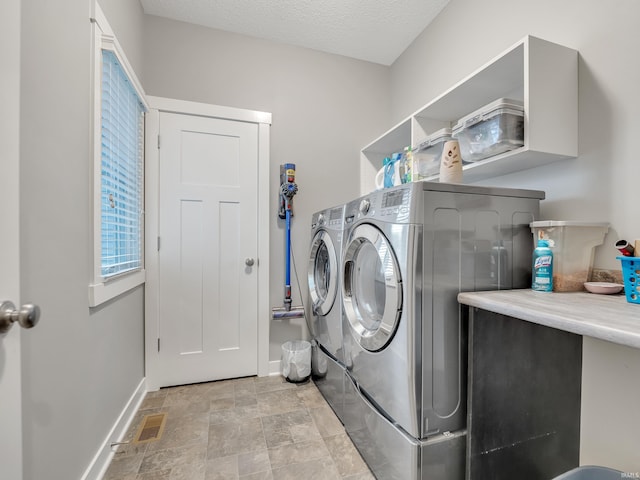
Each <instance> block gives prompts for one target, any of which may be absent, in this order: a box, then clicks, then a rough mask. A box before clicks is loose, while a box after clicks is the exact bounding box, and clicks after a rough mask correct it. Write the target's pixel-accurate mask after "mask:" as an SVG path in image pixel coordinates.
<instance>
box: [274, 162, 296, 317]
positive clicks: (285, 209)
mask: <svg viewBox="0 0 640 480" xmlns="http://www.w3.org/2000/svg"><path fill="white" fill-rule="evenodd" d="M295 181H296V166H295V164H293V163H285V164H284V165H281V166H280V212H279V217H280V218H284V219H286V231H287V232H286V235H287V238H286V245H285V248H286V252H285V257H286V259H285V282H284V283H285V285H284V309H285V311H287V312H290V311H291V216H292V215H293V203H292V201H293V197H294V196H295V194H296V193H298V185H296V183H295Z"/></svg>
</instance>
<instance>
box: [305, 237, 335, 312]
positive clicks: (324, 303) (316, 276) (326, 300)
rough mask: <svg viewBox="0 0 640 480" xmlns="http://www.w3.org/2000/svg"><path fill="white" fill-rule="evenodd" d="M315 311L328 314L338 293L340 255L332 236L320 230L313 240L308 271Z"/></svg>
mask: <svg viewBox="0 0 640 480" xmlns="http://www.w3.org/2000/svg"><path fill="white" fill-rule="evenodd" d="M307 275H308V282H309V293H310V295H311V302H312V308H313V312H314V313H315V314H317V315H326V314H327V313H329V311H330V310H331V307H333V303H334V302H335V299H336V296H337V294H338V275H339V272H338V257H337V255H336V249H335V246H334V245H333V242H332V240H331V237H329V234H328V233H327V232H326V231H325V230H319V231H318V232H317V233H316V235H315V236H314V237H313V240H312V241H311V251H310V253H309V269H308V272H307Z"/></svg>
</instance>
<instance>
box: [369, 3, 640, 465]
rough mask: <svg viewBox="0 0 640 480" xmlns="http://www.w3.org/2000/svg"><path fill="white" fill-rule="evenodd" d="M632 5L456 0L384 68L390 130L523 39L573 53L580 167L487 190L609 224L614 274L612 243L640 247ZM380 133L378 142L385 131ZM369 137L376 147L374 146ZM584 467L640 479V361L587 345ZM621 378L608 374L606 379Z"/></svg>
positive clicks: (633, 353)
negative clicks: (639, 243)
mask: <svg viewBox="0 0 640 480" xmlns="http://www.w3.org/2000/svg"><path fill="white" fill-rule="evenodd" d="M639 18H640V2H637V1H636V0H615V1H612V2H601V1H595V0H565V1H562V2H557V1H553V0H538V1H535V2H532V1H530V0H516V1H514V0H485V1H482V2H477V1H474V0H451V2H450V3H449V4H448V6H447V7H446V8H445V9H444V10H443V11H442V12H441V14H440V15H439V16H438V17H437V18H436V20H435V21H434V22H433V23H432V24H431V25H430V26H429V27H428V28H427V29H426V30H425V31H424V32H423V33H422V34H421V35H420V37H419V38H418V39H416V41H415V42H414V43H413V44H412V45H411V46H410V47H409V48H408V49H407V50H406V51H405V52H404V54H403V55H402V56H401V57H400V58H399V59H398V60H397V61H396V62H395V63H394V65H393V66H392V68H391V78H392V80H391V105H392V119H391V122H390V123H389V125H388V126H391V125H392V124H393V123H396V122H398V121H400V120H402V119H403V118H405V117H406V116H408V115H409V114H411V113H412V112H413V111H415V110H417V109H418V108H419V107H421V106H422V105H424V104H425V103H427V102H428V101H430V100H431V99H432V98H434V97H435V96H437V95H438V94H440V93H441V92H443V91H445V90H446V89H447V88H449V87H450V86H452V85H454V84H455V83H456V82H458V81H459V80H461V79H462V78H464V77H465V76H466V75H468V74H470V73H471V72H473V71H474V70H475V69H477V68H478V67H480V66H482V65H483V64H484V63H486V62H488V61H489V60H491V59H492V58H493V57H495V56H496V55H498V54H499V53H500V52H502V51H503V50H505V49H507V48H508V47H510V46H511V45H512V44H514V43H515V42H517V41H518V40H520V39H521V38H522V37H524V36H525V35H527V34H531V35H535V36H538V37H541V38H543V39H546V40H550V41H552V42H556V43H560V44H563V45H566V46H569V47H572V48H575V49H576V50H578V51H579V53H580V56H579V130H578V135H579V138H578V142H579V147H578V148H579V157H578V158H576V159H570V160H564V161H561V162H557V163H556V164H552V165H548V166H544V167H539V168H536V169H532V170H527V171H525V172H521V173H517V174H512V175H508V176H503V177H499V178H495V179H489V180H486V181H484V182H482V183H484V184H491V185H499V186H509V187H520V188H534V189H539V190H544V191H546V193H547V200H545V201H544V202H543V203H542V218H545V219H556V220H588V221H609V222H610V223H611V229H610V230H609V234H608V236H607V237H606V238H605V244H604V245H603V246H601V247H599V248H597V249H596V257H595V265H596V266H597V267H600V268H605V269H617V270H620V265H619V262H618V261H617V260H616V259H615V256H616V254H617V251H616V250H615V248H614V247H613V243H615V241H616V240H617V239H619V238H625V239H628V240H630V241H631V240H633V239H635V238H640V215H638V212H637V207H636V205H635V204H636V202H635V200H634V199H633V192H634V191H635V189H636V188H637V187H636V184H637V175H636V172H637V171H638V167H637V165H638V158H637V157H638V148H637V146H636V145H635V139H636V138H637V137H638V132H639V131H640V115H638V110H637V109H638V106H639V105H640V89H638V85H640V62H638V61H637V59H638V47H639V46H640V35H639V34H638V28H637V21H638V19H639ZM380 133H382V132H380ZM373 138H375V137H372V139H373ZM583 355H584V369H583V404H582V428H581V434H582V440H581V463H582V464H585V463H586V464H589V463H593V464H600V465H608V466H611V467H614V468H618V469H620V470H624V471H628V472H637V471H638V470H640V463H638V457H637V451H638V438H637V434H636V433H635V432H638V431H639V430H640V413H639V411H638V405H637V401H636V402H635V403H633V402H632V401H631V400H629V399H632V398H635V399H637V398H640V382H639V381H638V378H640V363H639V362H638V358H639V357H638V351H637V350H634V349H629V348H625V347H618V346H616V345H613V344H610V343H608V342H600V341H596V340H590V339H585V342H584V349H583ZM612 372H616V373H615V375H611V373H612Z"/></svg>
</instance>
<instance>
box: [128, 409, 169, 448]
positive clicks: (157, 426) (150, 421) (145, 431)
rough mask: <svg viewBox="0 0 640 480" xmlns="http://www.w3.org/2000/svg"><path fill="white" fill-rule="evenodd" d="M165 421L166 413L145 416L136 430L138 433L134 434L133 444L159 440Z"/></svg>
mask: <svg viewBox="0 0 640 480" xmlns="http://www.w3.org/2000/svg"><path fill="white" fill-rule="evenodd" d="M166 420H167V414H166V413H155V414H153V415H145V416H144V418H143V419H142V422H141V424H140V427H139V428H138V432H137V433H136V436H135V438H134V440H133V443H148V442H155V441H156V440H160V437H162V432H163V431H164V424H165V422H166Z"/></svg>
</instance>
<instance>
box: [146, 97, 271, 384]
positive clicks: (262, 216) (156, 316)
mask: <svg viewBox="0 0 640 480" xmlns="http://www.w3.org/2000/svg"><path fill="white" fill-rule="evenodd" d="M146 99H147V102H148V104H149V112H148V113H147V119H146V126H145V269H146V273H147V277H146V285H145V320H144V325H145V340H144V343H145V348H144V350H145V377H146V383H147V390H149V391H154V390H158V388H160V385H159V376H158V369H159V368H160V364H159V355H158V343H157V342H158V338H159V336H158V325H159V320H160V312H159V306H158V302H159V272H158V236H159V232H158V217H159V213H160V212H159V194H160V192H159V179H160V176H159V171H160V168H159V153H158V135H159V115H160V112H168V113H182V114H186V115H198V116H203V117H213V118H220V119H225V120H235V121H241V122H250V123H255V124H257V125H258V259H257V264H258V267H259V268H258V365H257V367H258V368H257V370H258V376H260V377H263V376H267V375H269V321H270V318H271V317H270V308H269V223H270V222H269V205H270V203H271V202H270V201H269V148H270V147H269V131H270V128H271V114H270V113H266V112H259V111H254V110H244V109H239V108H232V107H224V106H218V105H208V104H204V103H198V102H188V101H183V100H174V99H170V98H162V97H154V96H150V95H147V96H146Z"/></svg>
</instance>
